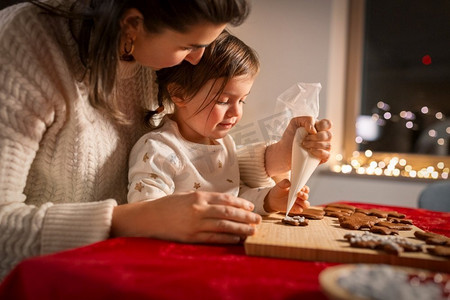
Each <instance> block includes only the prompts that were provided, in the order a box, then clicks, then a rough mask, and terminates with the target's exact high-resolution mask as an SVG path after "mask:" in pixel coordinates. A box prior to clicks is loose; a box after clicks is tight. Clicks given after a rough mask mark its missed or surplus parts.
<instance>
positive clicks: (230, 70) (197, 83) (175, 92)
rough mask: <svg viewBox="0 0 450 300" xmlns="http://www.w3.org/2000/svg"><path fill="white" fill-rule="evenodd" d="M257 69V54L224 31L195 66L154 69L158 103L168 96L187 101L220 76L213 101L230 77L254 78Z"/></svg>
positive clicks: (148, 115) (200, 108)
mask: <svg viewBox="0 0 450 300" xmlns="http://www.w3.org/2000/svg"><path fill="white" fill-rule="evenodd" d="M258 72H259V59H258V56H257V53H256V52H255V51H254V50H253V49H252V48H250V47H249V46H247V45H246V44H245V43H244V42H242V41H241V40H240V39H238V38H237V37H235V36H234V35H231V34H230V33H229V32H228V31H226V30H225V31H224V32H222V33H221V34H220V35H219V37H218V38H217V39H216V40H215V41H214V42H212V43H211V44H210V45H209V46H208V47H206V48H205V52H204V54H203V57H202V58H201V60H200V62H199V63H198V64H197V65H192V64H190V63H188V62H187V61H183V62H182V63H181V64H179V65H177V66H174V67H170V68H166V69H161V70H159V71H157V72H156V74H157V77H158V85H159V90H158V104H159V105H160V106H162V105H165V104H166V103H171V96H176V97H178V98H181V99H183V100H184V101H190V100H191V99H192V98H193V97H194V96H195V95H196V94H197V93H198V92H199V91H200V89H201V88H202V87H203V86H204V85H205V84H206V83H207V82H208V81H209V80H214V84H213V85H212V87H211V90H212V89H213V87H214V85H215V83H216V82H217V80H218V79H223V81H222V82H221V85H220V87H219V89H218V92H217V94H216V95H214V96H213V98H212V100H210V101H214V100H215V99H216V98H217V97H219V96H220V94H221V93H222V91H223V89H224V88H225V86H226V85H227V83H228V82H229V81H230V79H232V78H234V77H237V76H250V77H254V76H255V75H256V74H257V73H258ZM210 92H211V91H210ZM206 100H207V99H205V101H204V103H203V104H202V105H201V106H200V107H199V109H198V111H197V112H199V111H201V110H202V109H204V108H205V107H206V106H208V104H209V103H210V101H209V102H208V101H206ZM155 113H156V111H150V112H148V113H147V117H146V120H147V121H148V122H149V124H150V126H152V125H153V124H152V122H151V118H152V117H153V116H154V114H155Z"/></svg>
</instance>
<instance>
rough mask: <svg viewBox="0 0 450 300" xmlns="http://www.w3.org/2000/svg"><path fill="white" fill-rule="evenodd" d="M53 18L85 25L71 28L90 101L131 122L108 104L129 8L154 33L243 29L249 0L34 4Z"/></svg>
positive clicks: (94, 0) (106, 0)
mask: <svg viewBox="0 0 450 300" xmlns="http://www.w3.org/2000/svg"><path fill="white" fill-rule="evenodd" d="M31 2H32V3H34V4H35V5H37V6H39V7H41V8H43V9H44V10H45V11H47V12H50V13H52V14H55V15H58V16H62V17H66V18H68V19H69V20H71V22H72V23H73V22H76V21H77V20H78V21H81V22H82V26H81V30H79V32H75V31H74V30H73V28H74V26H72V27H71V28H72V29H71V30H72V33H73V34H74V37H75V39H76V40H77V42H78V48H79V55H80V60H81V62H82V63H83V64H84V66H85V67H86V68H87V70H88V71H89V87H88V89H89V101H90V103H91V104H92V106H94V107H95V108H99V109H104V110H107V111H109V112H110V113H111V114H112V115H113V116H114V117H115V118H116V119H117V120H119V121H121V122H122V123H127V120H125V118H124V117H123V116H122V114H121V113H120V111H119V109H118V108H117V104H116V103H109V102H108V96H109V95H110V93H111V92H112V89H113V87H114V83H115V79H116V67H117V62H118V59H119V51H118V49H119V43H120V37H121V28H120V18H121V17H122V15H123V14H124V12H125V11H126V10H127V9H129V8H136V9H137V10H139V11H140V12H141V13H142V15H143V16H144V26H145V28H146V30H148V31H149V32H152V33H159V32H161V31H162V30H163V29H167V28H169V29H172V30H175V31H178V32H182V33H184V32H186V31H188V30H189V28H190V26H192V25H196V24H199V23H202V22H208V23H212V24H226V23H229V24H231V25H233V26H237V25H240V24H241V23H242V22H244V20H245V19H246V18H247V16H248V14H249V12H250V6H249V3H248V1H247V0H145V1H143V0H128V1H127V0H91V1H87V0H78V1H75V2H74V4H73V5H72V8H71V9H70V10H64V9H62V8H61V7H53V6H49V5H47V4H44V3H42V2H40V1H31Z"/></svg>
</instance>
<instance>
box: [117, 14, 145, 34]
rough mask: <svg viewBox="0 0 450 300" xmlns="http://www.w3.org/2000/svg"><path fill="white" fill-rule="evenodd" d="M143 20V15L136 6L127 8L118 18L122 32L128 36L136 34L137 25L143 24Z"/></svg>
mask: <svg viewBox="0 0 450 300" xmlns="http://www.w3.org/2000/svg"><path fill="white" fill-rule="evenodd" d="M143 20H144V16H143V15H142V14H141V12H140V11H139V10H137V9H136V8H129V9H127V10H126V11H125V12H124V13H123V15H122V19H121V20H120V27H121V28H122V32H124V33H126V34H128V35H130V36H136V33H137V31H138V30H139V26H143V24H142V22H143Z"/></svg>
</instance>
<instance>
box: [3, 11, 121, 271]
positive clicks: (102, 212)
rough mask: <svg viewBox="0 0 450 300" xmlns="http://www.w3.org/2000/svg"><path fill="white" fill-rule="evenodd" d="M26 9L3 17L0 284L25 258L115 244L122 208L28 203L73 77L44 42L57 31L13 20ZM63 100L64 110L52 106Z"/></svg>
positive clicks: (32, 19) (29, 18) (31, 19)
mask: <svg viewBox="0 0 450 300" xmlns="http://www.w3.org/2000/svg"><path fill="white" fill-rule="evenodd" d="M22 7H25V6H20V5H19V6H14V7H12V8H11V9H8V10H6V11H1V12H0V29H1V30H0V53H1V55H0V233H1V234H0V278H2V277H4V276H5V275H6V274H7V272H9V270H10V269H11V268H12V267H14V265H16V264H17V263H18V262H20V261H21V260H23V259H24V258H26V257H30V256H34V255H39V254H45V253H49V252H54V251H58V250H63V249H67V248H70V247H74V246H81V245H86V244H89V243H92V242H94V241H99V240H102V239H106V238H108V237H109V231H110V224H111V218H112V210H113V207H114V206H115V205H116V201H114V200H106V201H101V202H98V203H77V204H70V205H53V204H52V203H50V202H48V203H44V204H41V205H39V206H35V205H29V204H27V202H26V201H27V198H26V193H25V187H26V184H27V181H28V180H29V178H28V176H29V170H30V168H31V165H32V164H33V163H34V159H35V157H36V153H37V152H38V151H39V148H40V143H41V142H42V141H43V137H44V134H45V133H46V132H47V130H50V129H52V130H55V126H53V125H54V124H55V122H56V119H57V118H58V117H57V116H62V115H65V112H64V110H65V105H64V101H62V100H61V99H62V98H63V97H62V96H61V94H60V93H61V92H60V91H58V86H59V85H60V84H61V82H62V81H61V82H58V80H59V79H61V80H62V79H64V80H71V76H67V71H65V72H66V73H64V70H65V68H66V66H65V65H64V64H63V63H61V61H62V59H61V56H60V55H59V56H58V55H57V53H56V54H55V49H50V48H49V47H55V45H50V44H51V43H48V42H47V41H46V40H45V39H46V38H48V34H49V33H48V32H51V30H50V28H44V26H43V25H42V24H41V23H39V22H37V21H36V16H35V15H32V14H26V15H24V16H21V17H20V18H15V17H14V16H13V14H15V13H17V12H16V11H15V10H16V9H17V10H18V9H19V8H22ZM30 7H32V6H31V5H30ZM28 9H29V8H28ZM6 12H7V13H8V15H6ZM2 13H5V14H2ZM37 37H39V38H40V40H37ZM44 53H52V54H55V55H53V56H46V55H44ZM58 59H60V60H59V62H60V63H57V62H58ZM62 75H65V76H62ZM67 77H69V78H67ZM55 81H56V82H58V83H55ZM57 98H58V99H60V100H59V104H56V103H55V102H53V100H52V99H57ZM60 121H61V120H60ZM61 122H64V121H63V120H62V121H61Z"/></svg>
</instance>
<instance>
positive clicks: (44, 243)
mask: <svg viewBox="0 0 450 300" xmlns="http://www.w3.org/2000/svg"><path fill="white" fill-rule="evenodd" d="M116 205H117V203H116V201H115V200H112V199H110V200H105V201H100V202H90V203H65V204H58V205H53V206H52V207H50V208H49V209H48V210H47V214H46V215H45V219H44V224H43V228H42V236H41V254H48V253H53V252H57V251H62V250H67V249H71V248H76V247H80V246H85V245H88V244H92V243H95V242H99V241H102V240H105V239H107V238H108V237H109V232H110V229H111V220H112V212H113V209H114V207H115V206H116Z"/></svg>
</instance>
